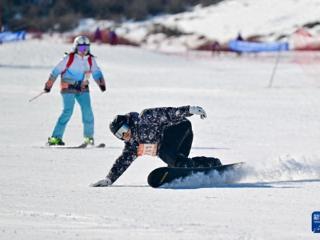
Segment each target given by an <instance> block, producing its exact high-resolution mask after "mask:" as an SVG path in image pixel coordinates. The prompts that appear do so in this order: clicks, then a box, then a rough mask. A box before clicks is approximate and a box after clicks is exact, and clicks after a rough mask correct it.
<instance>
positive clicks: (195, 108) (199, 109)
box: [189, 106, 207, 119]
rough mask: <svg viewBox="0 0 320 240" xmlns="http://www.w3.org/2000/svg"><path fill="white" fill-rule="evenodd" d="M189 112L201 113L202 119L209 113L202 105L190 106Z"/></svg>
mask: <svg viewBox="0 0 320 240" xmlns="http://www.w3.org/2000/svg"><path fill="white" fill-rule="evenodd" d="M189 112H190V113H191V114H197V115H200V118H201V119H204V118H206V117H207V113H206V112H205V111H204V110H203V108H202V107H198V106H190V109H189Z"/></svg>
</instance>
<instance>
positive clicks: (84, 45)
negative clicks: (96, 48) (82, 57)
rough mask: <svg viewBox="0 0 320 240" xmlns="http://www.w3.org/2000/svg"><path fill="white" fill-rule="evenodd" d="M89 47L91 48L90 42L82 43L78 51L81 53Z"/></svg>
mask: <svg viewBox="0 0 320 240" xmlns="http://www.w3.org/2000/svg"><path fill="white" fill-rule="evenodd" d="M89 48H90V45H88V44H81V45H78V46H77V49H78V51H79V52H81V53H84V52H88V51H89Z"/></svg>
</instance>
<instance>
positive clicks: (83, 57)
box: [44, 36, 106, 146]
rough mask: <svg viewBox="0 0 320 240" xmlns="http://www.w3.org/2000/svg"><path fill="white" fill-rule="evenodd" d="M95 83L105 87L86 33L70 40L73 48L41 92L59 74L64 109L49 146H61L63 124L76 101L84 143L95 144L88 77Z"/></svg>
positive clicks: (66, 121) (50, 86) (55, 69)
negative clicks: (78, 107) (78, 106)
mask: <svg viewBox="0 0 320 240" xmlns="http://www.w3.org/2000/svg"><path fill="white" fill-rule="evenodd" d="M91 74H92V77H93V79H94V80H95V82H96V83H97V84H98V86H99V88H100V90H101V91H102V92H104V91H105V90H106V85H105V81H104V78H103V74H102V72H101V70H100V68H99V67H98V65H97V63H96V60H95V58H94V56H93V55H92V54H91V53H90V40H89V38H87V37H86V36H78V37H76V38H75V39H74V42H73V51H72V52H71V53H69V54H68V55H67V56H65V57H64V58H63V59H62V60H61V61H60V62H59V63H58V65H57V66H56V67H55V68H54V69H53V70H52V72H51V74H50V77H49V79H48V81H47V82H46V84H45V87H44V91H45V92H46V93H49V92H50V90H51V88H52V86H53V84H54V82H55V80H56V79H57V77H58V75H61V95H62V100H63V111H62V113H61V115H60V117H59V119H58V121H57V123H56V126H55V128H54V130H53V133H52V136H51V137H49V139H48V145H50V146H51V145H64V144H65V143H64V142H63V141H62V137H63V133H64V131H65V128H66V125H67V123H68V121H69V120H70V117H71V115H72V112H73V108H74V104H75V100H76V101H77V102H78V103H79V105H80V108H81V113H82V122H83V128H84V130H83V135H84V144H86V145H94V116H93V112H92V108H91V101H90V95H89V85H88V84H89V82H88V80H89V77H90V75H91Z"/></svg>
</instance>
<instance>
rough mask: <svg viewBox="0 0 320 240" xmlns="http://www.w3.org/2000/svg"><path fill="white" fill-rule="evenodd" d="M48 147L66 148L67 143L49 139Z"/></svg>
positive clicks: (52, 138) (54, 138)
mask: <svg viewBox="0 0 320 240" xmlns="http://www.w3.org/2000/svg"><path fill="white" fill-rule="evenodd" d="M48 145H49V146H64V145H65V143H64V142H63V141H62V139H61V138H56V137H49V138H48Z"/></svg>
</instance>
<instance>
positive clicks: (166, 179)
mask: <svg viewBox="0 0 320 240" xmlns="http://www.w3.org/2000/svg"><path fill="white" fill-rule="evenodd" d="M242 164H243V162H239V163H232V164H226V165H220V166H216V167H206V168H175V167H160V168H156V169H155V170H153V171H152V172H151V173H150V174H149V176H148V184H149V185H150V186H151V187H153V188H157V187H160V186H162V185H163V184H165V183H170V182H172V181H174V180H176V179H179V178H182V179H183V178H186V177H189V176H191V175H192V174H195V173H204V174H208V173H210V172H212V171H217V172H218V173H219V174H221V173H223V172H225V171H227V170H233V169H235V168H237V167H239V166H241V165H242Z"/></svg>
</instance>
